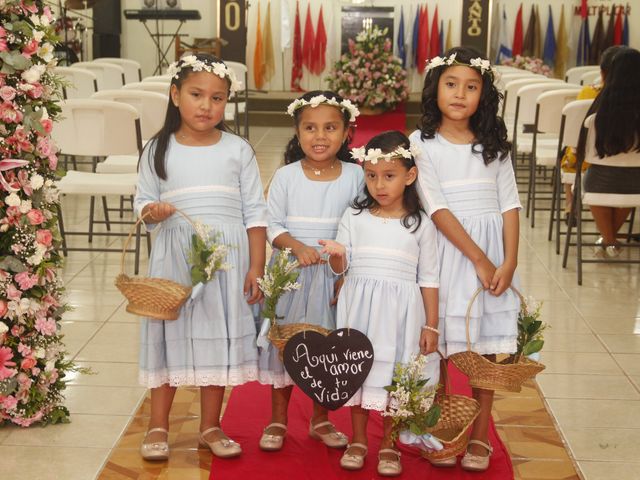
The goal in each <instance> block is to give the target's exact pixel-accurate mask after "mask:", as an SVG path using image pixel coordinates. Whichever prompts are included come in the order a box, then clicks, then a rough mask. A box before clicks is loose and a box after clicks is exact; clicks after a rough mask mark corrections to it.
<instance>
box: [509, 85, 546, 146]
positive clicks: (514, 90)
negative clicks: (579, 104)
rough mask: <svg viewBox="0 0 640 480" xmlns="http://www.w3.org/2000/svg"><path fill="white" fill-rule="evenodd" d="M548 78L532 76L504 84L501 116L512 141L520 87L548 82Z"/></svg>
mask: <svg viewBox="0 0 640 480" xmlns="http://www.w3.org/2000/svg"><path fill="white" fill-rule="evenodd" d="M546 80H547V77H545V76H544V75H530V76H526V77H521V78H517V79H514V80H509V81H507V82H505V84H504V90H503V94H504V98H503V99H502V113H501V116H502V118H503V120H504V122H505V124H506V126H507V136H508V138H509V140H511V135H512V131H513V117H514V116H515V113H516V100H517V94H518V90H519V89H520V87H524V86H525V85H531V84H532V83H536V82H538V81H542V82H544V81H546Z"/></svg>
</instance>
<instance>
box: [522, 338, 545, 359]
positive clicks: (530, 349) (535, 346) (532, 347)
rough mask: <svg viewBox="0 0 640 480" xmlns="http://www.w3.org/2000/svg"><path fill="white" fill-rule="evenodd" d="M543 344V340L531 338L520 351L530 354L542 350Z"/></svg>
mask: <svg viewBox="0 0 640 480" xmlns="http://www.w3.org/2000/svg"><path fill="white" fill-rule="evenodd" d="M543 345H544V340H533V341H531V342H529V343H527V344H526V345H525V346H524V348H523V349H522V353H523V354H524V355H531V354H532V353H536V352H539V351H540V350H542V346H543Z"/></svg>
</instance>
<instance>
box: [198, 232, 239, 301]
mask: <svg viewBox="0 0 640 480" xmlns="http://www.w3.org/2000/svg"><path fill="white" fill-rule="evenodd" d="M193 226H194V229H195V233H194V234H193V235H192V236H191V250H190V251H189V254H188V257H189V263H190V264H191V284H192V285H193V286H194V287H193V290H192V291H191V298H197V297H198V296H199V295H200V292H201V291H202V288H203V287H204V284H205V283H207V282H208V281H210V280H211V279H213V277H214V276H215V274H216V272H217V271H219V270H222V271H227V270H229V269H231V265H230V264H229V263H225V261H224V260H225V259H226V258H227V254H228V253H229V248H230V247H229V246H228V245H225V244H223V243H219V242H218V238H219V237H220V233H219V232H218V233H216V234H215V235H213V236H212V235H211V227H210V226H209V225H205V224H203V223H201V222H194V223H193Z"/></svg>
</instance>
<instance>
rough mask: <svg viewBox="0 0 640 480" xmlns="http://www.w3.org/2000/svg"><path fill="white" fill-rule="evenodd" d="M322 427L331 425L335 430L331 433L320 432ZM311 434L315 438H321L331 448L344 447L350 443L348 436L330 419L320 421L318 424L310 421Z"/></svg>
mask: <svg viewBox="0 0 640 480" xmlns="http://www.w3.org/2000/svg"><path fill="white" fill-rule="evenodd" d="M320 427H331V428H332V429H333V431H332V432H329V433H320V432H318V428H320ZM309 436H310V437H311V438H313V439H314V440H320V441H321V442H322V443H324V444H325V445H326V446H327V447H331V448H344V447H346V446H347V444H348V443H349V439H348V438H347V436H346V435H345V434H344V433H342V432H339V431H337V430H336V427H335V426H334V425H333V423H331V422H329V421H325V422H320V423H317V424H316V425H314V424H313V423H309Z"/></svg>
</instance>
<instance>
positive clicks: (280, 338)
mask: <svg viewBox="0 0 640 480" xmlns="http://www.w3.org/2000/svg"><path fill="white" fill-rule="evenodd" d="M304 331H311V332H317V333H320V334H321V335H325V336H326V335H329V333H331V330H328V329H326V328H324V327H321V326H319V325H313V324H312V323H290V324H287V325H278V322H276V320H275V319H273V320H271V327H270V328H269V333H268V334H267V338H268V339H269V341H270V342H271V343H272V344H273V346H274V347H276V348H277V349H278V352H279V353H278V355H279V356H280V360H282V354H283V353H284V346H285V345H286V344H287V342H288V341H289V339H290V338H291V337H293V336H294V335H295V334H296V333H300V332H304Z"/></svg>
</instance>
